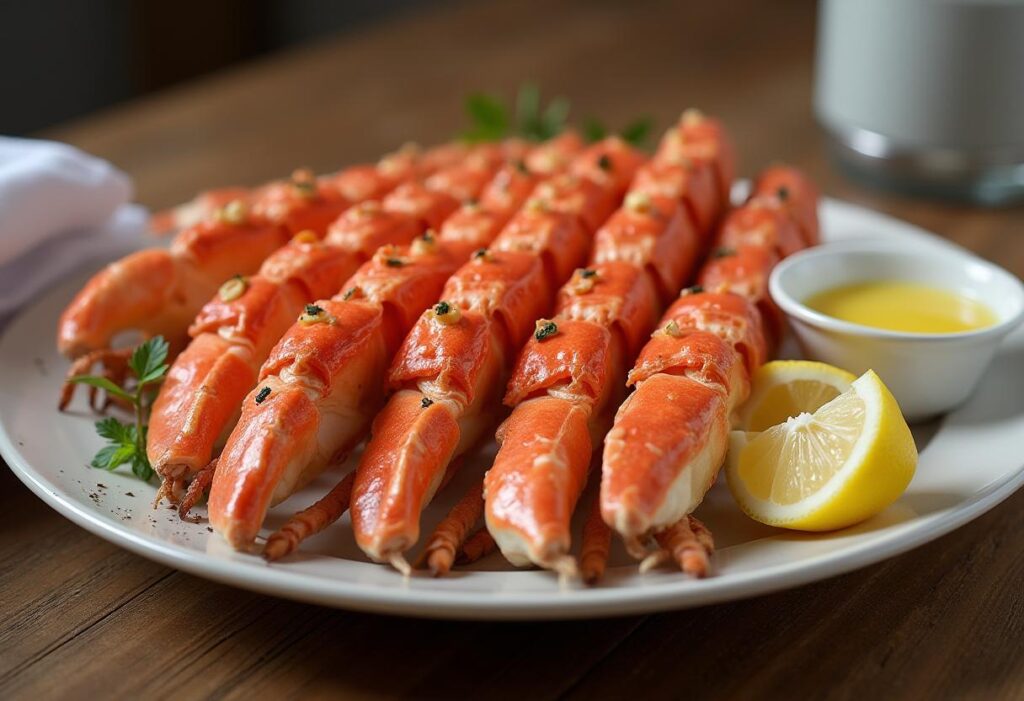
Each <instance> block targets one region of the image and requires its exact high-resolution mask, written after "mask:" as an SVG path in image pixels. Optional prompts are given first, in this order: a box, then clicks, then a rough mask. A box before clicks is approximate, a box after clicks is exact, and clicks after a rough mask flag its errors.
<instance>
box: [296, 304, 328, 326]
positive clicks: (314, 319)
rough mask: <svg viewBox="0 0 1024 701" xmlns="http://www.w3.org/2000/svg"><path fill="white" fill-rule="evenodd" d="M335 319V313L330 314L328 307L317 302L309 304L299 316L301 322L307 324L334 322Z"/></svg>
mask: <svg viewBox="0 0 1024 701" xmlns="http://www.w3.org/2000/svg"><path fill="white" fill-rule="evenodd" d="M335 321H336V319H335V318H334V315H332V314H328V313H327V310H326V309H324V308H323V307H321V306H319V305H316V304H307V305H306V308H305V310H304V311H303V312H302V314H301V315H300V316H299V323H300V324H305V325H307V326H308V325H310V324H333V323H334V322H335Z"/></svg>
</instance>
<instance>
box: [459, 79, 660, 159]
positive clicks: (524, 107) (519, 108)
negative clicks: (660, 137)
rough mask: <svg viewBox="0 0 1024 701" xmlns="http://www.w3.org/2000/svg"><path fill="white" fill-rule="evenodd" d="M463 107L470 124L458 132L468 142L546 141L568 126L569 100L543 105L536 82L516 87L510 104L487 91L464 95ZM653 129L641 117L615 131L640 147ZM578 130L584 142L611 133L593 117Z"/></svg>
mask: <svg viewBox="0 0 1024 701" xmlns="http://www.w3.org/2000/svg"><path fill="white" fill-rule="evenodd" d="M465 109H466V116H468V117H469V121H470V127H469V129H467V130H466V131H464V132H463V133H462V138H463V139H464V140H466V141H469V142H471V143H479V142H483V141H500V140H502V139H505V138H508V137H512V136H518V137H522V138H524V139H529V140H531V141H546V140H547V139H550V138H553V137H555V136H558V135H559V134H560V133H562V132H563V131H565V129H566V127H568V126H569V109H570V103H569V100H568V99H566V98H565V97H561V96H558V97H553V98H551V100H549V101H548V103H547V104H544V102H543V100H542V99H541V94H540V88H539V87H538V86H537V84H536V83H524V84H523V85H521V86H520V87H519V92H517V93H516V99H515V104H514V106H513V105H508V104H506V103H505V102H504V101H503V100H502V99H501V98H500V97H497V96H495V95H492V94H490V93H472V94H470V95H469V96H468V97H467V98H466V102H465ZM653 128H654V120H653V119H651V118H650V117H647V116H644V117H640V118H639V119H634V120H633V121H632V122H629V123H628V124H626V125H625V126H624V127H622V129H619V130H618V132H617V133H618V135H619V136H620V137H621V138H622V139H623V140H624V141H626V142H627V143H629V144H631V145H633V146H636V147H643V146H645V145H646V144H647V140H648V139H649V138H650V135H651V131H652V130H653ZM581 131H582V133H583V137H584V138H585V139H586V140H587V141H588V142H594V141H600V140H601V139H603V138H605V137H606V136H608V135H609V134H611V133H615V132H613V131H611V130H609V129H608V128H607V127H606V126H605V124H604V123H603V122H601V121H600V120H598V119H595V118H593V117H590V118H588V119H587V120H585V121H584V122H583V126H582V128H581ZM602 167H603V166H602Z"/></svg>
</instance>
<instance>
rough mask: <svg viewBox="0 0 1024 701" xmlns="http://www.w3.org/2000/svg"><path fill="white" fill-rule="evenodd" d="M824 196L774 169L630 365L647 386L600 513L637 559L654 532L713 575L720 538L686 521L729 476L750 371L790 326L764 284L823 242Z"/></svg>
mask: <svg viewBox="0 0 1024 701" xmlns="http://www.w3.org/2000/svg"><path fill="white" fill-rule="evenodd" d="M779 183H785V185H784V187H785V191H784V193H783V192H780V187H781V186H780V185H779ZM816 197H817V195H816V191H815V190H814V188H813V186H812V185H810V183H807V182H806V181H805V180H804V179H803V177H802V176H801V175H800V174H799V173H798V172H797V171H794V170H792V169H786V170H783V169H781V168H778V167H777V168H774V169H772V171H769V172H768V174H766V175H765V176H763V177H762V178H761V179H760V180H759V181H758V185H757V187H756V189H755V192H754V196H753V197H752V198H751V200H750V201H749V202H748V203H747V204H745V205H744V206H743V207H741V208H739V209H738V210H736V211H735V212H734V213H733V214H731V215H730V216H729V218H728V219H727V220H726V221H725V223H724V224H723V226H722V228H721V231H720V234H719V239H718V242H717V243H718V248H717V249H716V251H717V253H715V252H713V253H712V256H711V257H710V258H709V260H708V262H707V263H706V264H705V266H704V268H703V269H702V271H701V274H700V277H699V281H700V282H701V284H702V286H703V289H700V288H697V289H695V290H692V291H690V293H688V294H684V296H682V297H680V298H679V299H678V300H677V301H676V302H675V303H674V304H673V305H672V306H671V307H670V308H669V310H668V311H667V312H666V313H665V315H664V316H663V317H662V320H661V323H660V326H661V328H660V330H659V331H658V332H657V333H655V334H654V336H653V337H652V338H651V340H650V341H649V342H648V343H647V345H646V346H645V347H644V348H643V350H642V351H641V353H640V357H639V358H638V360H637V362H636V364H635V365H634V367H633V370H632V371H631V372H630V373H629V380H628V383H629V384H630V385H633V386H635V388H636V389H635V391H634V392H633V393H632V394H631V395H630V397H629V398H628V399H627V400H626V401H625V402H624V403H623V404H622V406H621V407H620V408H619V410H618V413H617V414H616V416H615V423H614V426H613V428H612V430H611V431H610V432H609V434H608V436H607V438H606V440H605V446H604V456H603V466H602V481H601V512H602V515H603V517H604V520H605V522H606V523H608V525H609V526H611V527H612V528H613V529H614V530H615V531H617V532H618V533H619V534H620V535H621V536H622V537H623V538H624V539H625V541H626V546H627V549H628V550H629V551H630V552H631V553H632V554H634V555H635V556H637V557H641V558H642V557H645V555H646V552H647V551H646V543H647V542H648V541H649V540H650V539H651V537H652V536H654V537H655V539H656V540H657V541H658V543H659V544H660V547H661V548H662V549H663V550H665V553H663V554H661V555H657V556H656V559H664V558H665V557H667V556H671V557H672V558H673V559H676V560H677V561H679V562H680V563H681V564H682V565H683V567H684V569H686V570H688V571H690V572H691V573H693V574H695V575H702V574H703V573H704V572H706V569H707V568H706V566H704V565H701V564H700V563H699V562H698V561H697V560H695V559H694V558H695V557H697V556H696V555H695V554H694V551H693V549H694V548H695V547H697V548H699V549H701V550H703V551H704V553H705V554H710V549H711V546H710V538H709V537H706V538H705V537H703V536H702V535H701V534H702V531H701V530H700V529H697V530H694V526H693V524H692V523H689V524H687V523H684V520H685V519H687V517H688V515H689V514H691V513H692V512H693V510H694V509H696V507H697V506H698V505H699V504H700V502H701V500H702V499H703V498H704V494H705V493H706V492H707V490H708V489H709V488H710V487H711V485H712V483H713V482H714V480H715V478H716V476H717V474H718V469H719V467H720V466H721V464H722V460H723V459H724V457H725V449H726V438H727V432H728V429H729V419H730V415H731V414H732V412H733V411H734V410H735V409H736V408H737V407H738V406H739V404H740V403H742V402H743V401H744V400H745V398H746V396H747V394H748V392H749V378H750V374H751V373H752V372H753V370H754V369H756V368H757V367H758V366H759V365H760V364H761V363H762V362H763V361H764V359H765V357H766V356H767V355H768V352H769V350H770V348H771V347H772V344H773V343H774V342H775V341H776V340H777V339H778V338H779V335H780V332H781V327H778V326H775V325H773V324H772V323H765V319H766V318H767V319H769V320H770V316H769V315H768V314H763V313H762V311H761V310H768V311H769V312H770V309H771V308H770V307H769V306H768V305H769V304H770V302H769V300H768V298H767V292H766V285H765V281H766V279H767V275H768V273H769V272H770V270H771V266H772V265H774V263H775V261H777V260H778V259H779V258H780V257H781V256H784V255H786V254H788V253H790V252H791V251H792V250H794V249H797V248H799V247H801V246H803V245H808V244H810V243H812V242H813V241H816V240H817V228H816V224H815V223H814V222H813V221H812V220H811V217H810V216H809V213H811V212H813V211H814V209H815V207H816V201H817V200H816ZM794 232H797V233H796V234H794ZM666 529H670V530H669V531H666ZM690 531H692V536H693V537H690V536H689V535H687V533H688V532H690ZM684 556H685V557H684ZM698 559H699V558H698ZM686 563H689V564H686Z"/></svg>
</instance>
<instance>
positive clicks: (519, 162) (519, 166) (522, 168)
mask: <svg viewBox="0 0 1024 701" xmlns="http://www.w3.org/2000/svg"><path fill="white" fill-rule="evenodd" d="M514 165H515V167H516V170H518V171H519V172H520V173H522V174H523V175H529V174H530V169H529V168H527V167H526V161H524V160H523V159H522V158H518V159H516V162H515V164H514Z"/></svg>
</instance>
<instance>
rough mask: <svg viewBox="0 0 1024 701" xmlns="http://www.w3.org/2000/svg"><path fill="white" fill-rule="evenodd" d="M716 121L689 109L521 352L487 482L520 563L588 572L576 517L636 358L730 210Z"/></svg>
mask: <svg viewBox="0 0 1024 701" xmlns="http://www.w3.org/2000/svg"><path fill="white" fill-rule="evenodd" d="M709 123H711V124H717V123H715V122H714V120H711V119H709V118H707V117H703V116H697V115H695V114H694V113H692V112H690V113H687V115H686V116H684V118H683V119H682V120H681V122H680V125H679V126H677V127H675V128H673V129H672V130H670V131H669V133H668V134H667V135H666V136H665V138H664V139H663V142H662V143H663V144H668V145H670V146H671V149H670V153H669V154H668V155H666V154H665V153H664V151H665V147H663V148H661V149H659V154H660V155H656V156H655V159H654V162H653V164H652V166H651V169H650V170H649V171H648V172H643V175H642V177H640V178H638V179H637V183H636V184H635V185H634V189H633V190H632V191H631V192H630V194H629V195H628V196H627V198H626V202H625V205H624V207H623V208H622V209H620V210H619V211H618V212H616V214H615V215H614V216H613V217H612V218H611V220H610V221H609V222H608V223H607V224H606V225H605V227H604V228H603V229H602V230H601V232H599V233H598V237H597V244H596V248H595V252H594V256H593V258H592V261H591V265H590V267H588V268H587V269H586V270H585V271H581V272H580V273H578V274H577V276H576V277H574V278H573V280H572V281H570V283H569V284H567V285H566V286H565V287H563V289H562V291H561V293H560V296H559V305H558V313H557V314H556V315H555V317H554V319H552V320H551V322H550V327H551V333H550V334H549V335H541V334H538V335H537V336H536V337H535V338H533V339H531V340H530V341H529V342H528V343H527V344H526V346H525V347H524V348H523V349H522V351H521V352H520V354H519V360H518V362H517V364H516V369H515V371H514V373H513V375H512V379H511V380H510V382H509V385H508V392H507V394H506V396H505V402H506V403H507V404H508V405H509V406H511V407H513V410H512V414H511V416H509V418H508V419H507V420H506V421H505V423H504V424H503V425H502V427H501V428H500V429H499V432H498V441H499V444H500V447H499V450H498V454H497V456H496V457H495V460H494V464H493V466H492V467H491V469H490V470H489V471H488V473H487V477H486V480H485V485H486V511H485V513H486V518H487V528H488V530H489V531H490V532H491V535H493V536H494V539H495V540H496V541H497V543H498V546H499V547H500V548H501V551H502V553H503V554H504V555H505V557H506V558H507V559H508V560H509V561H510V562H512V563H513V564H516V565H520V566H522V565H529V564H534V565H539V566H541V567H545V568H548V569H553V570H555V571H557V572H558V573H559V574H560V575H562V576H575V575H576V574H578V570H577V563H576V561H575V559H574V558H573V557H572V555H571V554H570V546H571V542H570V537H571V536H570V520H571V517H572V513H573V510H574V509H575V506H576V502H577V500H578V499H579V496H580V494H581V493H582V491H583V487H584V485H585V484H586V481H587V476H588V472H589V469H590V465H591V457H592V453H593V450H594V448H595V447H596V446H598V445H600V442H601V440H602V438H603V436H604V433H605V432H606V431H607V429H608V427H609V426H610V423H611V415H612V411H613V410H614V408H615V407H616V406H618V404H619V403H620V402H621V400H622V397H623V394H624V388H623V380H624V379H625V375H626V368H627V367H628V363H630V362H631V360H632V359H633V358H634V357H635V356H636V354H637V353H638V352H639V350H640V348H641V347H642V346H643V343H644V341H645V340H646V338H647V337H648V334H649V333H650V331H651V329H652V328H653V327H654V323H655V320H656V319H657V315H658V312H659V311H660V309H662V308H663V306H664V305H665V304H666V303H667V302H668V301H669V300H670V299H672V298H673V297H674V296H675V295H676V294H677V292H678V290H679V288H680V287H682V285H683V284H684V283H685V282H686V280H688V279H689V278H690V276H691V275H692V274H693V271H694V269H695V267H696V264H697V261H698V255H699V252H700V251H701V250H702V249H703V248H704V247H705V244H706V241H707V239H709V238H710V231H709V229H708V228H704V229H703V230H700V229H698V228H697V227H698V226H699V223H700V222H712V221H714V220H715V219H717V218H718V217H719V216H720V215H721V212H722V211H723V210H724V208H725V201H724V200H723V199H722V195H721V192H723V191H725V189H726V188H725V187H724V186H722V187H719V188H714V189H712V190H710V191H709V190H707V189H701V188H700V186H699V184H701V183H707V182H709V181H710V182H714V181H715V180H716V179H717V178H718V177H720V174H721V173H731V172H732V164H731V163H719V162H718V161H717V160H715V159H721V158H722V157H723V154H728V153H731V148H730V147H729V146H728V144H727V141H726V137H725V136H724V133H723V132H722V130H721V129H720V128H717V127H716V128H713V129H711V128H708V126H707V124H709ZM708 139H713V140H714V143H706V140H708ZM719 142H722V143H719ZM709 154H714V155H709ZM673 166H675V169H673ZM680 175H686V176H687V177H686V178H685V179H682V180H680V179H678V178H679V176H680ZM691 183H693V184H696V185H697V187H695V188H694V189H691V188H690V187H688V186H689V185H690V184H691ZM638 187H642V188H643V189H637V188H638ZM697 212H704V213H705V214H704V215H703V216H702V217H701V218H698V217H697V216H696V213H697Z"/></svg>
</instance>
